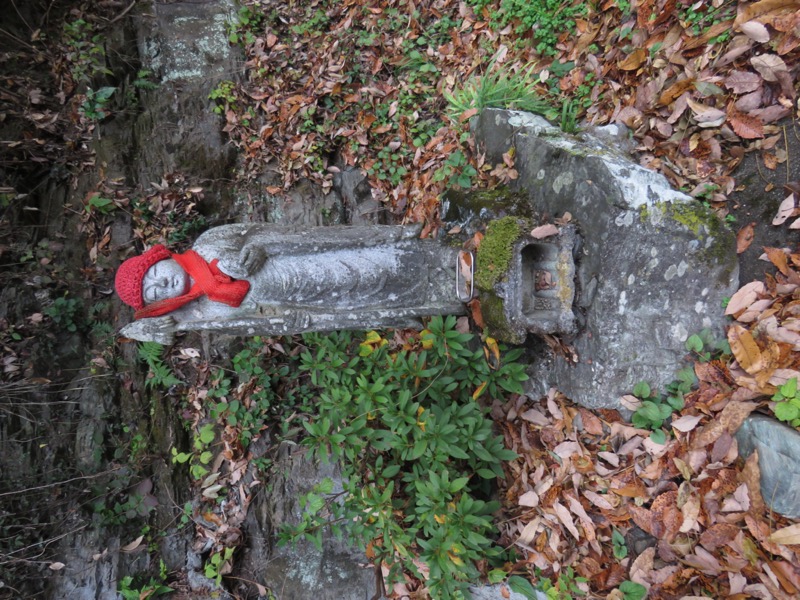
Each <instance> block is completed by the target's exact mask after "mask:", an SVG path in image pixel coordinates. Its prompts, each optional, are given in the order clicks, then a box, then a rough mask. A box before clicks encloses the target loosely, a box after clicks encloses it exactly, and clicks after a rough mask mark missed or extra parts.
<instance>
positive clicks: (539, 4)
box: [467, 0, 586, 56]
mask: <svg viewBox="0 0 800 600" xmlns="http://www.w3.org/2000/svg"><path fill="white" fill-rule="evenodd" d="M467 4H470V5H472V6H473V7H474V9H475V11H476V12H478V13H480V12H481V11H482V10H483V9H484V8H486V9H488V11H489V17H490V19H491V22H492V25H493V27H494V28H496V29H502V28H503V27H505V26H506V25H509V24H511V25H513V27H514V31H515V32H516V33H517V34H518V35H520V36H523V35H525V34H527V33H528V32H531V33H532V35H533V41H534V44H535V49H536V51H537V52H538V53H540V54H543V55H545V56H554V55H555V54H556V43H557V42H558V36H559V34H561V33H563V32H565V31H567V32H572V31H574V30H575V18H576V17H579V16H583V15H585V14H586V4H584V3H583V2H575V1H573V2H567V1H565V0H499V2H498V1H497V0H467Z"/></svg>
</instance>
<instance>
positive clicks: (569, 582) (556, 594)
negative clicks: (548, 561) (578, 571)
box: [540, 567, 587, 600]
mask: <svg viewBox="0 0 800 600" xmlns="http://www.w3.org/2000/svg"><path fill="white" fill-rule="evenodd" d="M586 581H587V579H586V577H579V576H577V575H575V571H574V570H573V569H572V567H567V568H566V569H564V570H562V571H561V572H560V573H559V574H558V579H556V581H555V583H553V582H552V581H550V580H549V579H547V578H542V583H541V586H540V589H541V591H543V592H544V593H545V595H546V596H547V598H548V600H574V599H575V598H580V597H583V596H585V595H586V592H585V591H584V590H583V589H581V587H580V586H579V585H578V584H582V583H586Z"/></svg>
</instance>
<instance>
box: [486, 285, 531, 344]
mask: <svg viewBox="0 0 800 600" xmlns="http://www.w3.org/2000/svg"><path fill="white" fill-rule="evenodd" d="M480 302H481V314H482V315H483V321H484V323H486V332H487V333H488V334H489V335H490V336H491V337H493V338H495V339H497V340H500V341H501V342H506V343H508V344H522V343H523V342H525V337H526V336H525V335H522V336H520V334H519V332H517V330H516V329H514V327H512V326H511V323H509V322H508V318H507V317H506V313H505V304H504V303H503V300H502V298H499V297H498V296H497V294H495V293H494V292H491V291H483V292H481V294H480Z"/></svg>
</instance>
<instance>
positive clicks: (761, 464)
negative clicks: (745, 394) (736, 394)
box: [735, 414, 800, 519]
mask: <svg viewBox="0 0 800 600" xmlns="http://www.w3.org/2000/svg"><path fill="white" fill-rule="evenodd" d="M735 437H736V441H737V442H738V444H739V455H740V456H743V457H744V458H747V457H748V456H750V455H751V454H752V453H753V451H754V450H756V451H758V468H759V469H760V470H761V495H762V496H763V498H764V502H766V503H767V504H768V505H769V506H770V507H771V508H772V510H774V511H775V512H778V513H780V514H782V515H783V516H785V517H788V518H790V519H800V432H798V431H797V430H796V429H794V428H793V427H789V426H788V425H785V424H784V423H781V422H780V421H777V420H775V419H774V418H772V417H768V416H766V415H760V414H752V415H750V416H749V417H747V419H746V420H745V422H744V423H743V424H742V426H741V427H740V428H739V430H738V431H737V432H736V435H735Z"/></svg>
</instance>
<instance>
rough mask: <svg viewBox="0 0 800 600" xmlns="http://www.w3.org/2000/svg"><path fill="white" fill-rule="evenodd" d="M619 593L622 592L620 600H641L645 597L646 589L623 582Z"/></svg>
mask: <svg viewBox="0 0 800 600" xmlns="http://www.w3.org/2000/svg"><path fill="white" fill-rule="evenodd" d="M619 591H620V592H622V600H642V599H643V598H644V597H645V596H647V588H646V587H644V586H643V585H642V584H641V583H634V582H633V581H623V582H622V583H621V584H620V586H619Z"/></svg>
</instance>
